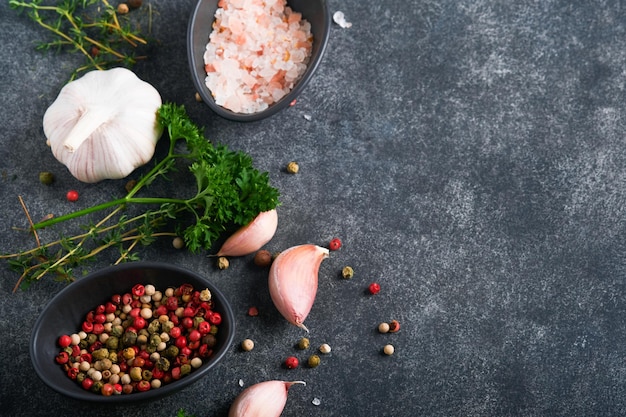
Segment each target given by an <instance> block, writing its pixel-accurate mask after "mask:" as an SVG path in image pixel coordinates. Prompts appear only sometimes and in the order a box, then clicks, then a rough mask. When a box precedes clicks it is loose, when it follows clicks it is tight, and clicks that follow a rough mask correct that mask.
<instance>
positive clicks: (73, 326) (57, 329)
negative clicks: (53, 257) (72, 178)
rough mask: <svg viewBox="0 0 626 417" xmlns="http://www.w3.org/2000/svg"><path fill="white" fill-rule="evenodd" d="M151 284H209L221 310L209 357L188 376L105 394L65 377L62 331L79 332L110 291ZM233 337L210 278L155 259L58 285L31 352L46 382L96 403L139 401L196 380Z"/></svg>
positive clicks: (228, 314)
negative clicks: (138, 389) (146, 388)
mask: <svg viewBox="0 0 626 417" xmlns="http://www.w3.org/2000/svg"><path fill="white" fill-rule="evenodd" d="M138 283H141V284H152V285H154V286H155V287H156V288H157V289H158V290H162V291H165V289H166V288H167V287H170V286H179V285H181V284H184V283H188V284H191V285H193V287H194V288H196V289H200V290H201V289H205V288H208V289H209V290H210V291H211V293H212V300H213V303H214V309H215V311H218V312H219V313H220V314H221V315H222V323H221V324H220V327H219V332H218V336H217V337H218V342H217V345H216V347H215V350H214V354H213V356H212V357H211V358H210V359H208V360H205V363H204V364H203V365H202V366H201V367H200V368H198V369H196V370H194V371H192V372H191V373H190V374H189V375H187V376H185V377H183V378H181V379H179V380H178V381H176V382H173V383H170V384H166V385H163V386H162V387H161V388H157V389H151V390H149V391H146V392H137V393H132V394H120V395H112V396H109V397H105V396H102V395H100V394H96V393H93V392H91V391H86V390H84V389H83V388H82V387H81V386H80V385H79V384H78V383H77V382H76V381H73V380H71V379H70V378H68V377H67V375H66V374H65V372H63V370H62V369H61V366H60V365H58V364H57V363H56V362H55V357H56V355H57V354H58V353H59V351H60V348H59V346H58V344H57V340H58V338H59V336H61V335H62V334H72V333H77V332H78V330H79V329H80V326H81V324H82V322H83V320H84V317H85V315H86V314H87V313H88V312H89V311H90V310H93V309H94V308H95V307H96V306H97V305H99V304H103V303H104V302H106V301H109V299H110V297H111V296H112V295H113V294H116V293H117V294H120V293H121V294H123V293H126V292H129V291H130V289H131V288H132V287H133V285H135V284H138ZM234 337H235V318H234V315H233V311H232V308H231V307H230V304H229V303H228V301H227V300H226V298H225V297H224V295H223V294H222V292H221V291H220V290H219V289H218V288H217V287H215V285H213V284H212V283H211V282H210V281H209V280H207V279H206V278H204V277H203V276H201V275H199V274H197V273H195V272H192V271H189V270H187V269H184V268H181V267H177V266H174V265H169V264H164V263H158V262H131V263H127V264H122V265H119V266H112V267H108V268H104V269H102V270H99V271H97V272H94V273H92V274H89V275H87V276H86V277H84V278H80V279H79V280H77V281H76V282H74V283H72V284H70V285H68V286H67V287H66V288H64V289H63V290H61V291H60V292H59V293H58V294H57V295H56V296H55V297H54V298H53V299H52V300H50V302H49V303H48V304H47V305H46V307H45V308H44V309H43V311H42V312H41V315H40V316H39V317H38V319H37V321H36V322H35V325H34V327H33V330H32V336H31V341H30V356H31V360H32V363H33V366H34V368H35V371H36V372H37V374H38V375H39V377H40V378H41V379H42V380H43V382H45V383H46V384H47V385H48V386H49V387H51V388H52V389H54V390H56V391H58V392H59V393H61V394H64V395H66V396H68V397H72V398H74V399H77V400H83V401H92V402H99V403H124V402H134V401H143V400H149V399H155V398H161V397H163V396H166V395H169V394H172V393H174V392H176V391H179V390H180V389H182V388H184V387H186V386H188V385H189V384H192V383H193V382H195V381H198V380H199V379H200V378H202V377H203V376H205V375H207V374H208V373H210V371H211V369H213V368H214V367H215V365H217V364H218V362H220V360H221V359H223V358H224V356H225V355H226V353H227V352H228V349H229V347H230V345H231V344H232V342H233V339H234Z"/></svg>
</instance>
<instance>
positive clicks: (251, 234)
mask: <svg viewBox="0 0 626 417" xmlns="http://www.w3.org/2000/svg"><path fill="white" fill-rule="evenodd" d="M277 228H278V213H277V212H276V209H273V210H269V211H264V212H262V213H259V215H257V216H256V217H255V218H254V220H252V221H251V222H250V223H248V224H247V225H245V226H243V227H242V228H240V229H239V230H237V231H236V232H235V233H234V234H233V235H232V236H230V237H229V238H228V239H226V241H225V242H224V244H223V245H222V247H221V248H220V250H219V251H218V252H217V255H216V256H245V255H249V254H251V253H254V252H256V251H258V250H259V249H261V248H262V247H263V246H264V245H265V244H266V243H267V242H269V241H270V240H272V238H273V237H274V233H276V229H277Z"/></svg>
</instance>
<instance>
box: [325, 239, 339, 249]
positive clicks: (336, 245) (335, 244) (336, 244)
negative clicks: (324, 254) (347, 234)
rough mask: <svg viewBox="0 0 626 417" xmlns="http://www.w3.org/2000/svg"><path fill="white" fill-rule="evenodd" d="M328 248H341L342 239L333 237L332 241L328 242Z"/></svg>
mask: <svg viewBox="0 0 626 417" xmlns="http://www.w3.org/2000/svg"><path fill="white" fill-rule="evenodd" d="M328 249H330V250H333V251H334V250H339V249H341V239H339V238H337V237H336V238H334V239H332V240H331V241H330V243H329V244H328Z"/></svg>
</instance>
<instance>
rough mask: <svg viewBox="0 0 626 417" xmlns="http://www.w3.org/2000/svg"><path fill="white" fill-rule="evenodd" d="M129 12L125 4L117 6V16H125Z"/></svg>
mask: <svg viewBox="0 0 626 417" xmlns="http://www.w3.org/2000/svg"><path fill="white" fill-rule="evenodd" d="M128 12H129V8H128V4H126V3H120V4H118V6H117V13H118V14H126V13H128Z"/></svg>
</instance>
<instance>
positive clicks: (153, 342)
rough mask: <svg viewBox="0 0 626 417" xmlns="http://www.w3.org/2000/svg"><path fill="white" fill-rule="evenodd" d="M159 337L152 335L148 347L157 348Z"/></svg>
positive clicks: (159, 341)
mask: <svg viewBox="0 0 626 417" xmlns="http://www.w3.org/2000/svg"><path fill="white" fill-rule="evenodd" d="M161 342H162V340H161V336H159V335H158V334H153V335H151V336H150V343H149V345H150V346H152V347H157V346H159V343H161Z"/></svg>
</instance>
